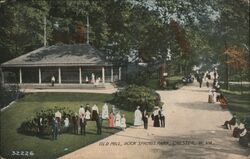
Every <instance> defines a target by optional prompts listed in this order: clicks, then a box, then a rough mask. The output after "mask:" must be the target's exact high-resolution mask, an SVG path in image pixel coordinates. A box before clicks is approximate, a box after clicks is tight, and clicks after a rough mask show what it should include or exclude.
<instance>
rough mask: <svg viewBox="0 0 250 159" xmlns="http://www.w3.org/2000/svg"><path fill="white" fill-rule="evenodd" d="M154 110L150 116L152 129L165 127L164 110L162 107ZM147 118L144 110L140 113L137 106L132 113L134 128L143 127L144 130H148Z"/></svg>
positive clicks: (147, 115)
mask: <svg viewBox="0 0 250 159" xmlns="http://www.w3.org/2000/svg"><path fill="white" fill-rule="evenodd" d="M154 109H155V110H154V111H153V113H152V114H151V118H152V120H153V127H165V110H164V109H163V107H155V108H154ZM148 118H149V114H148V112H147V111H146V110H144V111H143V113H142V112H141V110H140V106H137V109H136V110H135V113H134V126H140V125H144V129H148Z"/></svg>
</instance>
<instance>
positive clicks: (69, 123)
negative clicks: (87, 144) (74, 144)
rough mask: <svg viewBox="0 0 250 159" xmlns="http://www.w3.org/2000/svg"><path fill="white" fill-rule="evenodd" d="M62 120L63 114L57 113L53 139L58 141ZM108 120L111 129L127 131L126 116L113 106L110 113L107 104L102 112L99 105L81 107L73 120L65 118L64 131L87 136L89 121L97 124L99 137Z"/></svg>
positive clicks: (54, 119)
mask: <svg viewBox="0 0 250 159" xmlns="http://www.w3.org/2000/svg"><path fill="white" fill-rule="evenodd" d="M61 120H62V114H61V113H60V112H59V111H57V112H56V113H55V116H54V118H53V122H52V137H53V139H54V140H56V139H57V136H58V135H59V133H60V131H61V127H60V123H61ZM103 120H108V127H109V128H119V129H122V130H125V128H126V118H125V114H122V115H121V114H120V111H119V110H118V109H117V108H115V106H114V105H113V107H112V110H111V112H110V113H109V107H108V104H107V103H104V105H103V106H102V110H101V112H99V108H98V107H97V105H95V104H94V105H93V106H92V107H90V106H89V104H87V105H86V106H85V107H83V105H81V106H80V108H79V112H78V113H75V114H74V115H73V116H72V117H71V118H68V117H65V119H64V120H63V129H64V130H66V131H68V130H69V128H70V127H71V128H72V131H73V133H74V134H81V135H86V126H87V122H88V121H95V122H96V132H97V134H98V135H101V134H102V121H103Z"/></svg>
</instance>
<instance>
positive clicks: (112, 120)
mask: <svg viewBox="0 0 250 159" xmlns="http://www.w3.org/2000/svg"><path fill="white" fill-rule="evenodd" d="M114 118H115V117H114V114H113V113H112V112H110V114H109V121H108V124H109V127H110V128H113V127H114Z"/></svg>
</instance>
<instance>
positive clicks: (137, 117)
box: [134, 106, 143, 126]
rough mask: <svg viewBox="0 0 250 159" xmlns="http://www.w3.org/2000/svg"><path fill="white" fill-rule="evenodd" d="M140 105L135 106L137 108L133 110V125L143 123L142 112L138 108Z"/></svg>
mask: <svg viewBox="0 0 250 159" xmlns="http://www.w3.org/2000/svg"><path fill="white" fill-rule="evenodd" d="M139 108H140V106H137V109H136V111H135V116H134V126H140V125H142V124H143V121H142V113H141V111H140V110H139Z"/></svg>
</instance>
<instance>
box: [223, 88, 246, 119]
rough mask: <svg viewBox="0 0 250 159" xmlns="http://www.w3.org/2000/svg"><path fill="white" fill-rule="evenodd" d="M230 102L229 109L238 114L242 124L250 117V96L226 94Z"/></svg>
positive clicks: (228, 92) (233, 93)
mask: <svg viewBox="0 0 250 159" xmlns="http://www.w3.org/2000/svg"><path fill="white" fill-rule="evenodd" d="M224 95H225V96H226V99H227V101H228V103H229V104H228V109H229V110H230V111H231V112H232V113H236V115H237V117H238V119H240V121H241V122H242V121H243V120H244V119H245V118H246V117H250V95H249V94H242V95H241V94H237V93H235V92H232V91H231V92H230V91H227V92H224Z"/></svg>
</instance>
